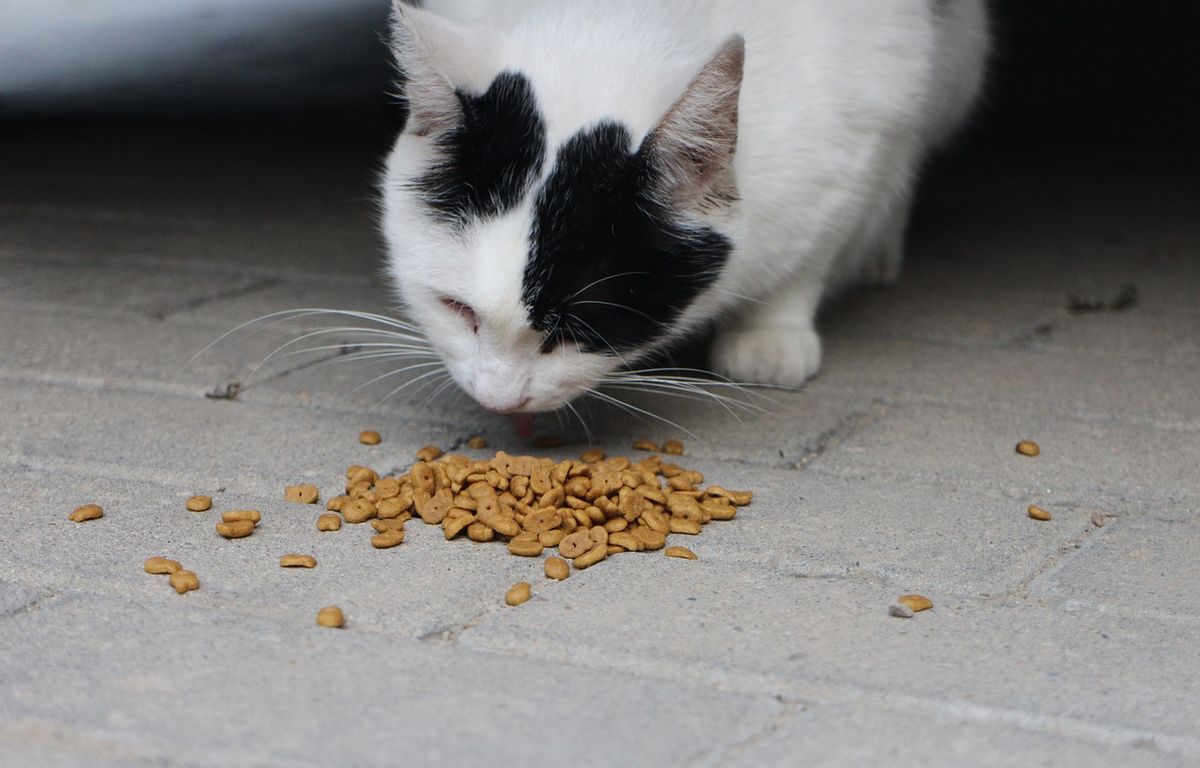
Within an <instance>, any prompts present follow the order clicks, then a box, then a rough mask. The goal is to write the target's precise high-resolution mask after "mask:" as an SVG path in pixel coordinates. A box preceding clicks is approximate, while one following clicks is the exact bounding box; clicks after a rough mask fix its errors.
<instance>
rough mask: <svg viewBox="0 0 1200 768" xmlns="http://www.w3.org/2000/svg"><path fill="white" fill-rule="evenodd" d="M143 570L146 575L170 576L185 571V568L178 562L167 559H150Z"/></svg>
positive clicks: (147, 559)
mask: <svg viewBox="0 0 1200 768" xmlns="http://www.w3.org/2000/svg"><path fill="white" fill-rule="evenodd" d="M143 568H144V569H145V571H146V573H153V574H155V575H169V574H172V573H178V572H179V571H182V570H183V566H182V565H180V564H179V562H178V561H176V560H170V559H168V558H165V557H148V558H146V564H145V565H144V566H143Z"/></svg>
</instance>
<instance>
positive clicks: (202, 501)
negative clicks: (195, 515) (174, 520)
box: [184, 496, 212, 512]
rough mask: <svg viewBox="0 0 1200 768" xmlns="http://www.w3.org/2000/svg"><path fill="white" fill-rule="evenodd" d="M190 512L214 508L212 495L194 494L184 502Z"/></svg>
mask: <svg viewBox="0 0 1200 768" xmlns="http://www.w3.org/2000/svg"><path fill="white" fill-rule="evenodd" d="M184 506H185V507H187V508H188V511H189V512H207V511H208V510H210V509H212V497H211V496H193V497H191V498H190V499H188V500H187V503H186V504H184Z"/></svg>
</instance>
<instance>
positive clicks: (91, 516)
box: [67, 504, 104, 523]
mask: <svg viewBox="0 0 1200 768" xmlns="http://www.w3.org/2000/svg"><path fill="white" fill-rule="evenodd" d="M102 517H104V510H103V509H102V508H101V507H100V505H99V504H84V505H83V506H82V507H76V508H75V511H74V512H72V513H71V514H69V515H67V519H68V520H70V521H71V522H73V523H86V522H87V521H88V520H99V519H100V518H102Z"/></svg>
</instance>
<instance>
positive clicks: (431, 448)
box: [417, 445, 442, 461]
mask: <svg viewBox="0 0 1200 768" xmlns="http://www.w3.org/2000/svg"><path fill="white" fill-rule="evenodd" d="M441 456H442V449H441V448H438V447H437V446H436V445H427V446H425V447H424V448H422V449H421V450H419V451H417V461H436V460H437V459H440V458H441Z"/></svg>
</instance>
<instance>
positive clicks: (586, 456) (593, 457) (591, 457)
mask: <svg viewBox="0 0 1200 768" xmlns="http://www.w3.org/2000/svg"><path fill="white" fill-rule="evenodd" d="M606 455H607V454H606V453H605V452H604V451H602V450H600V449H599V448H591V449H589V450H586V451H584V452H583V453H581V454H580V455H579V458H580V459H581V460H582V461H583V463H584V464H597V463H599V462H601V461H604V457H605V456H606Z"/></svg>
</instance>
